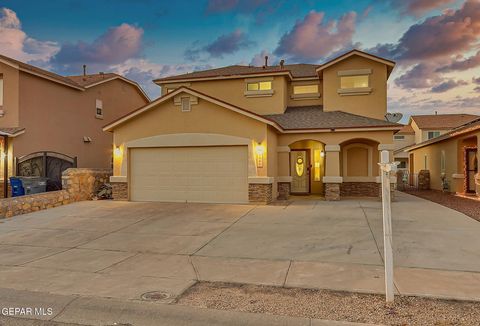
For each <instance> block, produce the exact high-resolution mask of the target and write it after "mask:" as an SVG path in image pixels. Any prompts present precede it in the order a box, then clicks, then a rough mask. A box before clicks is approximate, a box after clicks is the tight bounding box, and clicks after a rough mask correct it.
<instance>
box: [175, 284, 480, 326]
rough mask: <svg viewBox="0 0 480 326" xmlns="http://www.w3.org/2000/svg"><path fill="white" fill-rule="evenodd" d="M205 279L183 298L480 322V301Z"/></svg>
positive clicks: (368, 317)
mask: <svg viewBox="0 0 480 326" xmlns="http://www.w3.org/2000/svg"><path fill="white" fill-rule="evenodd" d="M384 300H385V297H384V296H383V295H376V294H357V293H349V292H334V291H327V290H307V289H293V288H280V287H267V286H256V285H238V284H227V283H208V282H201V283H197V284H196V285H195V286H193V287H192V288H190V289H189V290H188V291H187V292H186V293H184V294H183V295H182V297H181V298H180V299H179V300H178V302H177V303H178V304H180V305H186V306H194V307H202V308H211V309H222V310H235V311H243V312H252V313H267V314H273V315H287V316H297V317H306V318H316V319H326V320H337V321H350V322H363V323H374V324H384V325H402V326H403V325H441V326H447V325H478V321H479V320H480V302H470V301H448V300H436V299H427V298H419V297H406V296H397V297H396V298H395V303H394V304H393V305H387V304H386V303H385V301H384Z"/></svg>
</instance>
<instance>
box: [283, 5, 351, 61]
mask: <svg viewBox="0 0 480 326" xmlns="http://www.w3.org/2000/svg"><path fill="white" fill-rule="evenodd" d="M356 17H357V14H356V13H355V12H349V13H346V14H344V15H343V16H342V17H340V19H339V20H338V21H336V20H331V21H325V20H324V18H325V13H323V12H316V11H311V12H310V13H308V14H307V15H306V16H305V17H304V18H303V19H302V20H299V21H297V23H296V24H295V26H293V28H292V30H290V31H289V32H287V33H285V34H284V35H283V36H282V38H281V39H280V41H279V43H278V47H277V48H276V49H275V51H274V53H275V54H276V55H278V56H282V55H286V56H288V57H291V58H293V59H294V60H298V61H318V60H320V59H322V58H325V57H327V56H329V55H330V54H331V53H332V52H334V51H338V50H341V49H342V48H345V46H346V45H348V44H351V43H352V37H353V34H354V32H355V20H356Z"/></svg>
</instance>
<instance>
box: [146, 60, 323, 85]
mask: <svg viewBox="0 0 480 326" xmlns="http://www.w3.org/2000/svg"><path fill="white" fill-rule="evenodd" d="M317 67H319V66H318V65H312V64H304V63H299V64H291V65H284V66H283V69H281V68H280V66H268V67H265V68H263V67H254V66H241V65H233V66H227V67H221V68H215V69H209V70H202V71H194V72H190V73H187V74H182V75H176V76H170V77H165V78H159V79H156V80H155V82H166V81H174V80H180V79H196V78H210V77H228V76H237V75H250V74H261V73H275V72H284V73H288V72H290V73H291V74H292V76H293V77H296V78H302V77H317V72H316V71H315V69H316V68H317Z"/></svg>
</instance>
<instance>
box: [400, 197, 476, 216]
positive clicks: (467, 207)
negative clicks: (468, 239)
mask: <svg viewBox="0 0 480 326" xmlns="http://www.w3.org/2000/svg"><path fill="white" fill-rule="evenodd" d="M404 192H406V193H407V194H410V195H414V196H417V197H420V198H423V199H427V200H430V201H433V202H434V203H437V204H440V205H443V206H445V207H448V208H451V209H454V210H456V211H459V212H461V213H463V214H465V215H467V216H470V217H471V218H473V219H475V220H477V221H479V222H480V201H478V200H474V199H469V198H463V197H459V196H455V195H452V194H448V193H444V192H442V191H440V190H406V191H404Z"/></svg>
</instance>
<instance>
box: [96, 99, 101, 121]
mask: <svg viewBox="0 0 480 326" xmlns="http://www.w3.org/2000/svg"><path fill="white" fill-rule="evenodd" d="M95 118H97V119H103V102H102V100H95Z"/></svg>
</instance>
